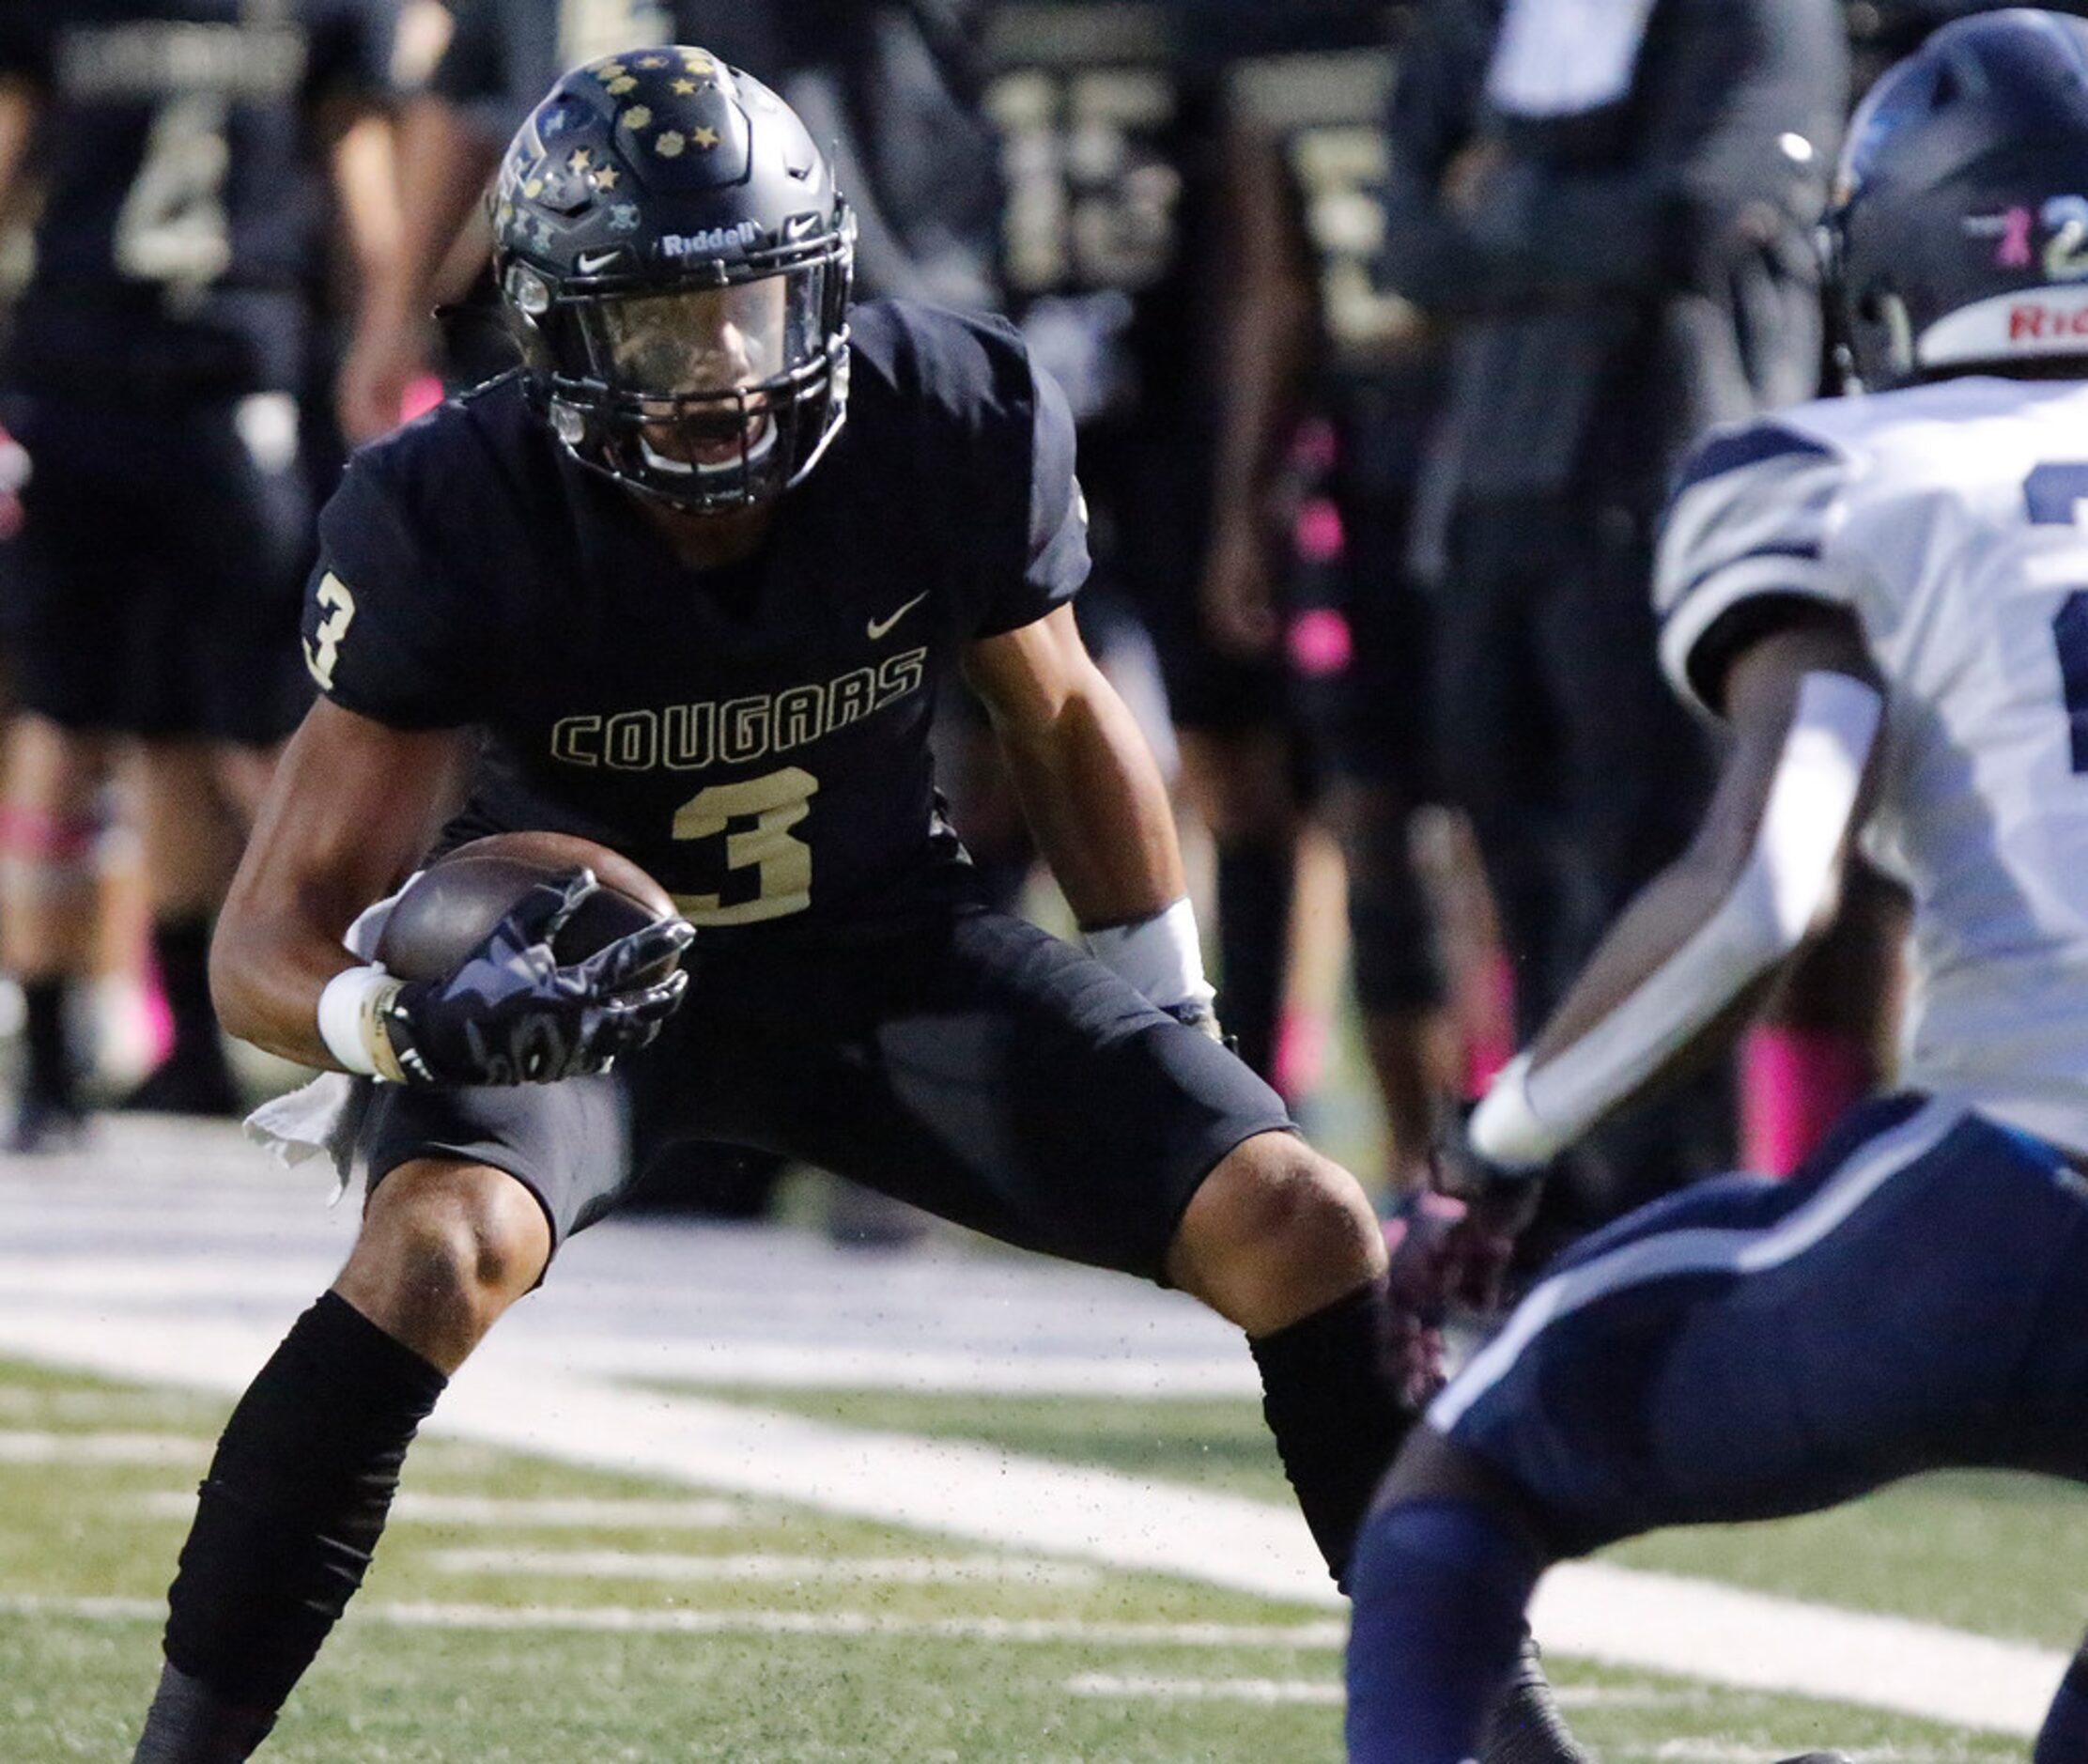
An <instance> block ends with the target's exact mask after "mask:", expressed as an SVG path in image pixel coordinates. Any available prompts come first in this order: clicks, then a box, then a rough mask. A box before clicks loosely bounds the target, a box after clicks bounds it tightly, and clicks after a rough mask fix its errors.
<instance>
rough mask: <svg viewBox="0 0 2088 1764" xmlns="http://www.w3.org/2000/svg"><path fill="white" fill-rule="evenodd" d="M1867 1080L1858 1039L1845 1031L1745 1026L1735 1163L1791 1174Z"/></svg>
mask: <svg viewBox="0 0 2088 1764" xmlns="http://www.w3.org/2000/svg"><path fill="white" fill-rule="evenodd" d="M1871 1083H1872V1072H1871V1062H1870V1058H1869V1056H1868V1053H1867V1052H1866V1050H1865V1048H1864V1044H1863V1042H1862V1041H1861V1040H1859V1039H1858V1038H1857V1037H1856V1036H1853V1035H1850V1034H1848V1033H1846V1032H1844V1031H1843V1030H1840V1029H1780V1028H1776V1027H1773V1026H1765V1027H1763V1028H1759V1029H1753V1030H1751V1031H1749V1033H1748V1037H1747V1040H1746V1042H1745V1043H1744V1044H1743V1045H1742V1046H1741V1049H1740V1162H1741V1163H1742V1164H1743V1165H1745V1166H1746V1168H1749V1169H1757V1170H1762V1171H1765V1172H1767V1173H1768V1174H1769V1175H1771V1176H1788V1175H1789V1174H1790V1173H1791V1171H1793V1170H1794V1169H1796V1168H1798V1167H1799V1165H1801V1164H1802V1163H1803V1162H1804V1161H1805V1158H1806V1156H1807V1154H1808V1153H1811V1151H1812V1150H1813V1148H1814V1147H1815V1146H1817V1144H1818V1143H1819V1142H1820V1139H1821V1137H1823V1136H1824V1135H1825V1134H1826V1132H1827V1129H1828V1128H1829V1126H1831V1125H1832V1124H1833V1121H1834V1118H1835V1117H1836V1116H1837V1115H1839V1114H1840V1113H1841V1112H1842V1110H1843V1109H1845V1108H1847V1107H1848V1106H1849V1105H1850V1104H1851V1103H1853V1102H1855V1101H1856V1100H1857V1099H1858V1098H1860V1097H1861V1096H1863V1095H1864V1093H1865V1092H1866V1091H1869V1089H1870V1088H1871Z"/></svg>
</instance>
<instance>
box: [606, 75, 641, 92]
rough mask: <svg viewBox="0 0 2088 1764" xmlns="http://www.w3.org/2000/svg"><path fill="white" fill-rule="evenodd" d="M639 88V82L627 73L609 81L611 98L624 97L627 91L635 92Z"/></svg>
mask: <svg viewBox="0 0 2088 1764" xmlns="http://www.w3.org/2000/svg"><path fill="white" fill-rule="evenodd" d="M637 90H638V82H637V81H636V80H634V79H632V78H631V76H630V75H629V74H627V73H626V74H625V75H624V77H623V78H622V79H620V80H611V82H610V83H609V95H610V97H611V98H622V97H623V96H624V94H625V93H626V92H635V91H637Z"/></svg>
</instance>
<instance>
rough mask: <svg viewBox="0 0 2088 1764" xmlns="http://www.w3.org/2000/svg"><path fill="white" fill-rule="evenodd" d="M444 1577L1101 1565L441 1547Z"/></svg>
mask: <svg viewBox="0 0 2088 1764" xmlns="http://www.w3.org/2000/svg"><path fill="white" fill-rule="evenodd" d="M434 1563H435V1566H436V1567H437V1568H438V1569H440V1570H441V1571H442V1572H443V1573H445V1574H531V1575H547V1576H557V1577H562V1578H565V1579H569V1580H657V1581H691V1582H694V1581H739V1582H744V1583H747V1584H749V1585H756V1586H776V1585H784V1586H796V1585H798V1584H800V1583H803V1584H806V1585H819V1584H822V1583H824V1584H827V1585H832V1584H833V1583H836V1582H848V1583H854V1584H858V1585H864V1586H982V1585H987V1584H995V1585H1010V1586H1093V1585H1095V1584H1096V1583H1097V1582H1098V1581H1100V1580H1101V1578H1102V1575H1101V1572H1100V1571H1099V1570H1097V1569H1094V1568H1090V1567H1089V1566H1088V1565H1087V1564H1086V1563H1081V1562H1040V1561H1036V1560H1033V1559H1029V1558H1025V1557H1023V1556H1019V1555H752V1554H745V1553H742V1554H738V1555H668V1554H665V1553H662V1552H659V1551H643V1550H518V1549H487V1550H438V1551H436V1552H435V1555H434Z"/></svg>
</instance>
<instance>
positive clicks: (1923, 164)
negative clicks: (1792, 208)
mask: <svg viewBox="0 0 2088 1764" xmlns="http://www.w3.org/2000/svg"><path fill="white" fill-rule="evenodd" d="M1827 225H1828V240H1829V259H1830V265H1829V267H1830V274H1831V277H1832V280H1833V286H1834V292H1835V304H1836V308H1837V312H1836V317H1837V319H1838V321H1839V324H1840V326H1841V332H1842V340H1843V343H1844V346H1845V348H1846V349H1847V351H1848V356H1849V358H1850V366H1851V368H1852V370H1853V373H1854V375H1855V378H1856V379H1858V380H1860V381H1861V382H1862V384H1863V385H1864V386H1866V387H1868V388H1870V389H1872V390H1874V391H1878V390H1883V389H1885V388H1888V387H1892V386H1897V385H1903V384H1906V383H1908V382H1910V381H1912V380H1917V379H1927V378H1930V377H1932V376H1935V375H1937V374H1941V373H1954V372H1960V371H1962V370H1964V369H1965V368H1967V367H1970V366H1974V365H1989V364H2020V363H2023V362H2026V361H2029V362H2034V361H2035V360H2037V359H2039V358H2049V357H2065V356H2083V355H2088V22H2083V21H2081V20H2079V19H2074V18H2066V17H2062V16H2060V15H2059V14H2056V13H2051V12H2040V11H2033V10H2030V9H2028V8H2016V9H2012V10H2008V11H2003V12H1992V13H1987V14H1985V15H1982V16H1978V17H1974V18H1971V19H1965V20H1962V21H1960V22H1958V23H1955V24H1951V25H1946V26H1945V27H1944V28H1943V29H1941V30H1940V31H1938V32H1936V33H1935V35H1934V36H1932V37H1930V38H1929V39H1927V41H1926V43H1924V44H1923V46H1922V47H1921V48H1920V49H1919V50H1918V51H1917V52H1916V53H1915V54H1912V55H1910V56H1909V57H1908V58H1907V59H1906V60H1905V61H1903V62H1901V63H1900V64H1899V65H1898V66H1897V67H1896V68H1895V69H1894V70H1892V71H1891V72H1890V73H1888V74H1887V75H1885V77H1884V78H1883V79H1881V80H1880V81H1879V83H1878V85H1876V86H1875V87H1873V88H1872V90H1871V93H1870V95H1869V97H1868V98H1867V99H1866V100H1865V101H1864V105H1863V107H1862V108H1861V109H1860V110H1859V111H1858V112H1857V114H1856V117H1855V119H1854V121H1853V122H1852V123H1851V124H1850V126H1849V133H1848V147H1846V149H1845V150H1844V152H1843V156H1842V163H1841V175H1840V178H1839V179H1838V181H1837V184H1836V190H1835V196H1834V203H1833V209H1831V211H1830V213H1829V215H1828V222H1827Z"/></svg>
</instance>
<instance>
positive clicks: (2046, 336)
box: [2008, 301, 2088, 343]
mask: <svg viewBox="0 0 2088 1764" xmlns="http://www.w3.org/2000/svg"><path fill="white" fill-rule="evenodd" d="M2062 337H2069V338H2070V337H2088V307H2080V308H2077V309H2075V310H2073V311H2068V310H2067V309H2066V308H2065V307H2061V306H2046V305H2042V304H2040V303H2038V302H2034V301H2024V302H2021V303H2019V304H2018V305H2015V306H2011V307H2010V308H2009V309H2008V341H2009V342H2011V343H2044V342H2048V341H2053V340H2056V339H2059V338H2062Z"/></svg>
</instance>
